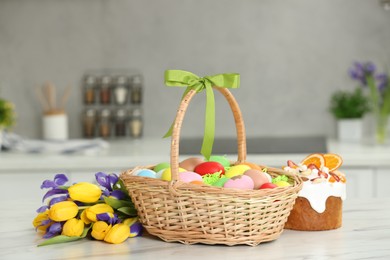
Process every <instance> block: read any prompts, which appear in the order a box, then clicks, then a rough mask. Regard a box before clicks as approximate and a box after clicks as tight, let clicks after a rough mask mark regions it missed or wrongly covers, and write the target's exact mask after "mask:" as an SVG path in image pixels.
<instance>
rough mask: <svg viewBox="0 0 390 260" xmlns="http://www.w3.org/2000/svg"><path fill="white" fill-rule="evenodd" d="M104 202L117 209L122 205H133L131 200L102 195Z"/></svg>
mask: <svg viewBox="0 0 390 260" xmlns="http://www.w3.org/2000/svg"><path fill="white" fill-rule="evenodd" d="M104 202H105V203H106V204H108V205H110V206H111V207H112V208H113V209H119V208H122V207H134V205H133V203H132V202H131V201H127V200H118V199H115V198H111V197H104Z"/></svg>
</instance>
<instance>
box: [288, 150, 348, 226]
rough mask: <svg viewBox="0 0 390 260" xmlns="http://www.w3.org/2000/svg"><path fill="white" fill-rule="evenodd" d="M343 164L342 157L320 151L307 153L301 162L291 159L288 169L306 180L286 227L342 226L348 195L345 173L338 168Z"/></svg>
mask: <svg viewBox="0 0 390 260" xmlns="http://www.w3.org/2000/svg"><path fill="white" fill-rule="evenodd" d="M341 164H342V159H341V157H340V156H338V155H336V154H319V153H316V154H311V155H309V156H307V157H306V158H305V159H304V160H303V161H302V162H301V163H299V164H295V163H294V162H292V161H290V160H289V161H288V162H287V166H286V167H284V170H285V171H287V172H291V173H294V174H297V175H299V176H300V177H301V178H302V180H303V181H304V182H303V187H302V189H301V191H300V192H299V193H298V197H297V199H296V200H295V204H294V207H293V210H292V211H291V213H290V215H289V217H288V220H287V222H286V225H285V228H286V229H293V230H302V231H320V230H330V229H337V228H339V227H341V225H342V204H343V200H345V198H346V184H345V183H346V179H345V175H344V174H343V173H341V172H340V171H338V168H339V167H340V166H341Z"/></svg>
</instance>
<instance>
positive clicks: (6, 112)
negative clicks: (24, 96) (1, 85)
mask: <svg viewBox="0 0 390 260" xmlns="http://www.w3.org/2000/svg"><path fill="white" fill-rule="evenodd" d="M14 122H15V113H14V105H13V104H12V103H11V102H9V101H7V100H4V99H2V98H0V151H1V144H2V140H3V130H4V129H8V128H10V127H11V126H13V124H14Z"/></svg>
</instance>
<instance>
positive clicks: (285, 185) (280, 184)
mask: <svg viewBox="0 0 390 260" xmlns="http://www.w3.org/2000/svg"><path fill="white" fill-rule="evenodd" d="M274 184H275V185H276V186H278V187H288V186H291V185H290V183H288V182H287V181H278V182H275V183H274Z"/></svg>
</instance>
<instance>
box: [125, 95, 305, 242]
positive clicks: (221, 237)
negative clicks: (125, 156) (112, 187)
mask: <svg viewBox="0 0 390 260" xmlns="http://www.w3.org/2000/svg"><path fill="white" fill-rule="evenodd" d="M216 89H218V90H219V91H220V92H221V93H222V94H223V95H224V96H225V98H226V99H227V101H228V103H229V105H230V107H231V109H232V112H233V116H234V119H235V123H236V129H237V149H238V159H237V162H236V163H234V164H239V163H241V162H245V159H246V138H245V127H244V123H243V120H242V115H241V112H240V109H239V107H238V104H237V102H236V101H235V99H234V97H233V96H232V95H231V93H230V92H229V91H228V90H227V89H223V88H216ZM194 95H195V92H194V91H189V92H188V94H187V95H186V96H185V97H184V98H183V100H182V102H181V104H180V107H179V109H178V111H177V114H176V120H175V123H174V127H173V133H172V142H171V154H170V158H171V162H170V163H171V170H172V181H171V182H167V181H163V180H159V179H153V178H146V177H139V176H133V173H134V172H135V171H136V170H138V169H140V168H142V169H145V168H149V169H151V168H153V166H145V167H136V168H134V169H130V170H127V171H125V172H123V173H122V174H121V176H120V177H121V179H122V181H123V182H124V184H125V186H126V188H127V190H128V191H129V195H130V197H131V199H132V201H133V203H134V205H135V207H136V209H137V211H138V216H139V218H140V221H141V223H142V225H143V226H144V228H146V230H147V231H148V232H149V233H150V234H152V235H155V236H158V237H160V238H161V239H162V240H164V241H167V242H173V241H176V242H181V243H185V244H194V243H203V244H225V245H230V246H232V245H238V244H246V245H251V246H255V245H258V244H260V243H262V242H266V241H272V240H275V239H277V238H278V237H279V236H280V234H281V233H282V232H283V227H284V224H285V223H286V221H287V218H288V216H289V214H290V211H291V210H292V208H293V205H294V202H295V199H296V197H297V195H298V192H299V191H300V189H301V188H302V180H301V179H300V178H299V177H297V176H295V175H291V174H290V173H287V172H285V171H283V170H281V169H275V168H268V173H269V174H270V175H271V176H272V177H275V176H278V175H288V176H289V177H290V179H291V180H293V182H294V183H293V185H292V186H290V187H283V188H281V187H278V188H275V189H264V190H239V189H228V188H219V187H211V186H207V185H195V184H189V183H183V182H181V181H179V180H178V169H179V159H178V158H179V140H180V129H181V124H182V121H183V118H184V114H185V112H186V109H187V107H188V104H189V102H190V100H191V99H192V97H193V96H194Z"/></svg>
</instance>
